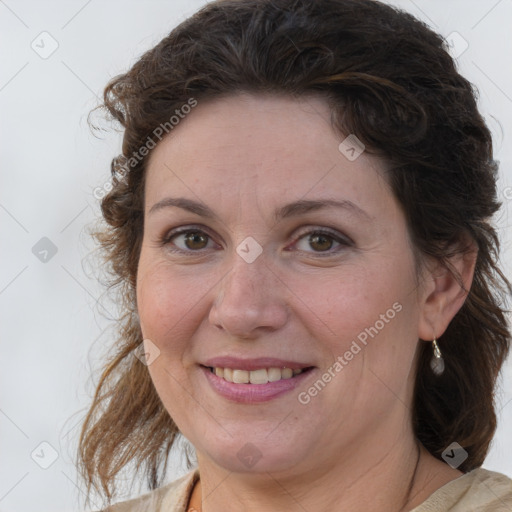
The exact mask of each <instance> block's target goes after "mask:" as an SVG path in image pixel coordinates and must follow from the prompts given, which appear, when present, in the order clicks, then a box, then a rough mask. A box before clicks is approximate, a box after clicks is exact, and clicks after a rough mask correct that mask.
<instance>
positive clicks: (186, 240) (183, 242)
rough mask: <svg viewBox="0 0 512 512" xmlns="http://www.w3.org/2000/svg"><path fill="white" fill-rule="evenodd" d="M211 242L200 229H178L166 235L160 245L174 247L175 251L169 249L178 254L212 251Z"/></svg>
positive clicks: (206, 234)
mask: <svg viewBox="0 0 512 512" xmlns="http://www.w3.org/2000/svg"><path fill="white" fill-rule="evenodd" d="M209 243H211V244H213V243H214V242H213V240H212V238H211V237H210V235H208V233H205V232H204V231H203V230H201V229H197V228H179V229H175V230H173V231H171V232H170V233H167V234H166V235H165V237H164V238H163V239H162V245H171V246H175V247H176V248H177V249H173V248H171V250H173V251H176V250H177V251H180V252H200V251H202V250H205V249H213V248H214V247H213V246H212V245H210V246H208V244H209Z"/></svg>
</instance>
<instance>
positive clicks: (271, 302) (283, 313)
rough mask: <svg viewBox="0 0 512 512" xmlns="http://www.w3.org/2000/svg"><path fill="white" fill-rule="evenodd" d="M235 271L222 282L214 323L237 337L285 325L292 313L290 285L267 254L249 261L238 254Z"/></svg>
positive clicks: (213, 310)
mask: <svg viewBox="0 0 512 512" xmlns="http://www.w3.org/2000/svg"><path fill="white" fill-rule="evenodd" d="M234 260H235V261H234V264H233V267H232V269H231V271H230V272H229V273H228V274H227V275H226V276H225V278H224V279H223V280H222V281H221V283H220V284H219V288H218V289H217V292H216V293H217V295H216V297H215V299H214V301H213V304H212V307H211V309H210V313H209V320H210V322H211V323H212V324H213V325H214V326H216V327H217V328H219V329H222V330H225V331H226V333H228V334H230V335H231V336H233V337H235V338H240V339H251V338H253V339H254V338H257V337H258V336H260V335H261V334H263V333H265V332H273V331H275V330H277V329H280V328H281V327H283V326H284V325H285V324H286V322H287V320H288V315H289V308H288V305H287V303H286V297H285V296H286V293H285V288H286V286H285V285H284V283H283V282H282V280H281V279H280V278H279V277H278V276H277V275H276V272H274V271H272V270H271V269H270V268H269V266H268V265H267V262H266V261H265V259H264V257H263V255H261V256H260V257H259V258H258V259H256V261H253V262H252V263H247V262H246V261H244V260H243V259H242V258H240V257H239V256H238V255H235V258H234Z"/></svg>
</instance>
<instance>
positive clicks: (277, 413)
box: [137, 94, 476, 512]
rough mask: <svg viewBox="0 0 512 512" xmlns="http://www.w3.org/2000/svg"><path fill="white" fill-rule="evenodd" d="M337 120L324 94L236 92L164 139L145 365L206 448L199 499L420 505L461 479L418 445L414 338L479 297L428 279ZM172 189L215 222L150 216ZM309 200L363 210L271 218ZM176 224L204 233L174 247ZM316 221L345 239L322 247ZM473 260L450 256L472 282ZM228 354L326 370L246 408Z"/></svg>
mask: <svg viewBox="0 0 512 512" xmlns="http://www.w3.org/2000/svg"><path fill="white" fill-rule="evenodd" d="M329 120H330V111H329V109H328V106H327V103H326V102H325V101H324V100H323V99H322V98H319V97H308V98H303V99H301V100H297V99H293V98H288V97H282V96H280V97H278V96H271V95H265V96H263V95H250V94H239V95H236V96H229V97H225V98H222V99H215V100H210V101H205V102H199V104H198V106H197V107H195V108H194V110H193V112H192V113H190V114H189V115H188V116H187V117H186V118H185V119H184V120H182V121H181V122H180V124H179V125H178V126H177V127H175V128H174V130H173V131H172V132H171V133H170V134H169V135H168V136H167V138H164V139H163V140H162V142H161V143H159V145H158V146H157V147H156V148H155V149H154V150H153V151H152V154H151V157H150V161H149V165H148V168H147V176H146V190H145V219H144V238H143V244H142V250H141V255H140V262H139V270H138V276H137V302H138V309H139V316H140V320H141V327H142V332H143V335H144V338H145V339H149V340H151V342H152V343H154V344H155V345H156V346H157V347H158V349H159V350H160V355H159V357H158V358H156V360H155V361H154V362H153V363H152V364H150V365H149V366H148V369H149V372H150V374H151V378H152V380H153V382H154V385H155V388H156V390H157V392H158V394H159V396H160V397H161V400H162V402H163V404H164V406H165V408H166V409H167V411H168V412H169V414H170V416H171V417H172V418H173V420H174V421H175V422H176V424H177V426H178V428H179V429H180V431H181V432H182V433H183V434H184V435H185V437H186V438H187V439H189V440H190V442H191V443H192V444H193V445H194V447H195V449H196V453H197V459H198V464H199V471H200V475H201V481H200V484H198V485H197V486H196V488H195V490H194V495H193V498H192V501H191V503H190V505H191V506H192V507H194V508H195V509H196V510H203V511H206V512H217V511H218V512H220V511H224V512H225V511H235V510H236V511H245V512H252V511H261V510H265V511H266V512H273V511H282V510H287V511H304V510H319V511H321V510H340V511H341V510H351V511H352V512H358V511H367V510H370V509H372V510H390V511H391V510H392V511H396V510H411V509H412V508H414V507H415V506H417V505H419V504H420V503H422V502H423V501H424V500H425V499H426V498H427V497H428V496H429V495H430V494H432V492H434V491H435V490H436V489H438V488H439V487H441V486H442V485H444V484H445V483H447V482H449V481H450V480H453V479H454V478H457V477H459V476H461V475H462V473H461V472H460V471H458V470H455V469H452V468H450V467H449V466H448V465H446V464H444V463H443V462H440V461H439V460H437V459H435V458H434V457H432V456H431V455H430V454H429V453H428V452H427V451H426V450H425V449H424V448H423V447H422V446H420V452H419V453H420V455H419V459H418V457H417V453H418V452H417V447H418V443H417V441H416V440H415V438H414V435H413V431H412V426H411V420H410V415H411V404H412V391H413V381H414V362H415V357H416V354H417V349H418V347H419V345H420V344H421V343H425V342H428V341H430V340H432V339H433V338H434V336H437V337H439V336H441V335H442V334H443V332H444V331H445V329H446V327H447V326H448V324H449V322H450V321H451V319H452V318H453V316H454V315H455V314H456V312H457V311H458V310H459V309H460V307H461V306H462V304H463V303H464V299H465V296H466V295H465V294H464V293H463V292H462V291H461V289H460V286H459V285H458V284H457V283H456V281H455V280H454V279H453V278H452V277H451V275H450V274H449V273H448V272H446V271H444V270H443V269H441V268H439V267H437V266H436V265H434V264H433V263H432V262H431V264H430V265H429V266H428V267H427V269H425V270H424V272H423V274H422V275H421V276H416V275H415V271H414V260H413V255H412V250H411V245H410V241H409V237H408V233H407V229H406V223H405V217H404V214H403V212H402V210H401V209H400V206H399V204H398V203H397V201H396V200H395V198H394V197H393V195H392V192H391V189H390V188H389V186H388V184H387V182H386V181H385V175H384V171H385V162H383V161H382V160H379V159H378V158H376V157H375V156H371V155H369V154H368V153H367V152H363V153H362V154H361V155H360V156H359V157H358V158H357V159H356V160H355V161H352V162H351V161H349V160H348V159H347V158H346V157H345V156H344V155H343V154H341V152H340V151H339V150H338V146H339V144H340V142H341V141H342V140H343V139H344V138H345V137H344V136H340V134H338V133H336V132H335V131H334V130H333V128H332V127H331V124H330V121H329ZM170 196H172V197H185V198H188V199H192V200H196V201H199V202H201V203H202V204H204V205H207V206H208V207H209V208H211V209H212V210H213V211H214V213H215V217H214V218H212V219H209V218H205V217H202V216H199V215H197V214H194V213H191V212H187V211H185V210H184V209H181V208H178V207H168V208H162V209H159V210H156V211H152V212H150V210H151V208H152V207H153V205H155V204H156V203H158V202H159V201H161V200H162V199H164V198H166V197H170ZM298 199H320V200H326V199H336V200H349V201H352V202H353V203H355V204H356V205H357V206H358V207H359V208H360V209H362V210H364V211H365V212H366V215H361V216H358V215H357V214H356V213H354V212H353V211H351V210H348V209H340V208H330V209H329V208H325V209H322V210H318V211H311V212H308V213H304V214H302V215H300V216H296V217H290V218H284V219H281V220H279V221H275V219H274V218H273V211H274V210H275V209H276V208H279V207H281V206H283V205H285V204H287V203H290V202H293V201H296V200H298ZM180 226H190V229H191V230H192V231H193V230H194V229H195V230H197V229H199V228H201V229H202V230H203V231H204V232H205V233H206V236H205V237H204V238H200V241H202V242H203V243H202V245H201V244H199V245H194V244H193V243H192V244H190V243H189V244H188V245H187V242H186V237H185V235H183V234H182V235H178V236H177V237H175V238H172V239H171V240H169V238H167V242H166V243H162V242H161V239H162V238H165V236H166V235H168V234H169V232H170V231H171V230H172V229H174V228H177V227H180ZM319 228H330V229H331V230H334V232H335V236H339V237H340V239H342V240H346V241H347V243H346V244H342V243H339V242H337V241H336V239H335V238H328V239H327V243H326V240H325V239H324V240H323V244H324V245H322V244H321V243H320V244H319V243H315V242H311V241H310V240H309V233H310V232H311V231H314V230H315V229H319ZM248 236H252V237H253V238H254V239H256V240H257V241H258V243H259V244H260V245H261V246H262V248H263V253H262V254H261V255H260V256H259V257H258V258H257V259H256V260H255V261H254V262H252V263H247V262H246V261H245V260H244V259H243V258H242V257H240V256H239V254H238V253H237V252H236V248H237V246H238V245H239V244H240V243H241V242H242V241H243V240H244V239H245V238H246V237H248ZM347 237H348V239H347ZM326 245H327V250H326V249H325V247H326ZM177 248H181V249H182V250H183V251H184V252H182V253H180V252H173V250H172V249H177ZM326 253H328V256H327V257H326V256H325V254H326ZM322 254H324V256H322ZM475 257H476V253H475V254H474V255H473V257H467V258H466V257H465V258H455V259H454V260H453V264H454V265H455V266H456V268H457V269H458V270H459V271H460V272H461V275H462V278H463V280H464V283H465V285H466V288H468V289H469V287H470V284H471V280H472V277H473V270H474V264H475ZM417 277H418V279H417ZM395 302H398V303H400V305H401V306H402V309H401V311H400V312H398V313H397V314H396V315H395V316H394V318H393V319H392V320H389V322H387V323H386V324H385V326H384V328H382V329H381V330H379V332H378V334H377V335H374V337H373V338H369V341H368V343H367V345H366V346H365V347H364V349H363V350H361V352H359V353H358V354H357V355H355V356H354V357H353V359H352V360H351V361H350V362H348V364H347V365H345V366H344V367H343V369H342V371H339V372H337V373H336V376H335V377H334V378H332V380H331V382H329V383H328V385H326V386H325V388H324V389H323V390H322V391H321V392H320V393H318V394H317V396H315V397H314V398H312V399H311V401H310V402H309V403H308V404H306V405H303V404H301V403H300V402H299V401H298V399H297V395H298V392H299V391H304V390H307V389H308V388H309V387H310V386H311V385H312V384H313V383H314V382H315V381H316V380H317V379H319V378H321V376H322V374H323V373H324V372H326V371H327V368H329V367H332V365H333V363H334V361H335V359H336V357H337V356H339V355H343V354H344V353H345V352H346V351H347V350H348V349H349V347H350V345H351V343H352V341H353V340H355V339H357V335H358V334H359V333H361V332H362V331H364V329H365V328H367V327H369V326H374V325H375V323H376V321H377V320H379V318H381V317H380V315H382V314H385V313H386V311H387V310H389V309H390V308H391V307H392V305H393V304H394V303H395ZM422 340H425V341H422ZM218 355H234V356H238V357H243V358H251V357H262V356H270V357H277V358H282V359H293V360H295V361H299V362H302V363H309V364H310V365H313V366H315V369H314V370H313V372H311V373H310V375H309V376H308V378H307V380H306V381H305V382H304V384H303V385H302V386H301V387H300V389H299V390H297V391H295V390H294V391H292V392H290V393H287V394H285V395H283V396H280V397H278V398H275V399H273V400H271V401H268V402H264V403H260V404H239V403H235V402H232V401H229V400H227V399H225V398H223V397H221V396H219V395H218V394H217V393H216V392H215V391H214V390H213V389H212V388H211V387H210V385H209V383H208V381H207V380H206V379H205V377H204V374H203V372H202V370H201V369H200V367H199V366H198V363H199V362H201V361H205V360H206V359H208V358H211V357H214V356H218ZM246 443H252V444H253V445H255V446H256V447H257V449H258V450H259V453H260V454H261V458H260V459H259V460H258V462H257V463H256V464H255V465H253V466H252V467H251V468H248V467H247V466H245V465H244V464H243V463H242V461H241V460H239V458H238V457H237V452H238V451H239V450H240V449H241V448H242V447H243V446H244V445H246ZM415 469H416V472H415ZM413 474H414V478H413ZM409 485H412V488H411V492H410V493H408V489H409Z"/></svg>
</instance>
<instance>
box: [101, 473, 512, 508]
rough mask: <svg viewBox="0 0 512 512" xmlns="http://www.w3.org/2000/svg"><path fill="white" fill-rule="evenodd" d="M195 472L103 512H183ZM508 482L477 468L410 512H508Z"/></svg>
mask: <svg viewBox="0 0 512 512" xmlns="http://www.w3.org/2000/svg"><path fill="white" fill-rule="evenodd" d="M198 478H199V471H198V470H197V469H195V470H193V471H190V472H189V473H187V474H186V475H185V476H183V477H181V478H179V479H178V480H175V481H173V482H171V483H169V484H167V485H165V486H162V487H160V488H158V489H155V490H154V491H152V492H149V493H147V494H144V495H142V496H140V497H138V498H135V499H133V500H129V501H123V502H121V503H116V504H115V505H112V506H111V507H109V508H107V509H106V510H105V512H187V505H188V502H189V499H190V495H191V493H192V489H193V488H194V485H195V483H196V481H197V480H198ZM511 511H512V480H511V479H510V478H509V477H508V476H506V475H503V474H501V473H496V472H494V471H488V470H487V469H483V468H477V469H474V470H473V471H470V472H469V473H466V474H464V475H462V476H460V477H459V478H456V479H455V480H452V481H451V482H448V483H447V484H445V485H443V486H442V487H440V488H439V489H438V490H437V491H435V492H434V493H432V494H431V495H430V496H429V497H428V499H427V500H426V501H424V502H423V503H422V504H421V505H419V506H418V507H416V508H415V509H414V510H412V511H411V512H511Z"/></svg>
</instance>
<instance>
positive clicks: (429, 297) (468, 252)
mask: <svg viewBox="0 0 512 512" xmlns="http://www.w3.org/2000/svg"><path fill="white" fill-rule="evenodd" d="M464 241H465V242H466V245H465V251H464V254H457V255H454V256H452V257H450V258H449V260H448V261H449V263H450V265H451V266H453V267H454V270H455V271H457V272H458V273H459V275H460V278H461V280H462V284H463V285H464V288H465V290H467V291H465V290H464V289H463V288H462V287H461V285H460V284H459V282H458V281H457V279H456V278H455V277H453V276H452V274H451V272H450V271H449V270H448V268H447V267H446V266H444V265H441V264H440V263H436V264H434V265H430V267H429V269H428V270H427V271H426V272H425V274H424V284H423V290H422V292H421V295H420V298H419V299H420V303H419V307H420V317H419V324H418V337H419V338H420V339H422V340H425V341H431V340H433V339H434V336H435V337H436V338H439V337H440V336H441V335H442V334H443V333H444V332H445V331H446V329H447V327H448V325H449V324H450V322H451V321H452V319H453V317H454V316H455V315H456V314H457V312H458V311H459V309H460V308H461V307H462V306H463V304H464V301H465V300H466V297H467V295H468V292H469V289H470V288H471V284H472V282H473V275H474V272H475V265H476V260H477V256H478V247H477V245H476V242H475V241H474V240H473V239H472V238H470V237H469V236H467V237H466V238H465V240H464Z"/></svg>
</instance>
